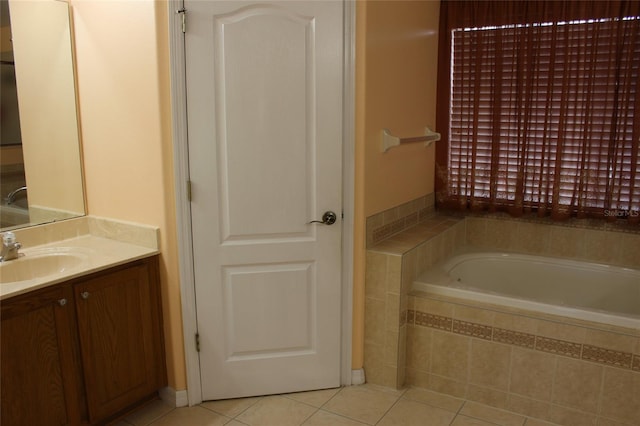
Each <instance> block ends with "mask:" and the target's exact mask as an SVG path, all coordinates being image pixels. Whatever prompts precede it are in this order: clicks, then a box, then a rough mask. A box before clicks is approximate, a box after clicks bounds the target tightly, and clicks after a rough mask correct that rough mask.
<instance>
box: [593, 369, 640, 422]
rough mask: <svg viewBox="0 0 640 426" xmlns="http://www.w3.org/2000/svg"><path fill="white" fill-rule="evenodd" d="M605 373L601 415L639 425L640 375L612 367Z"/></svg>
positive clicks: (605, 370)
mask: <svg viewBox="0 0 640 426" xmlns="http://www.w3.org/2000/svg"><path fill="white" fill-rule="evenodd" d="M604 372H605V374H604V386H603V388H602V408H601V410H600V414H601V415H602V416H604V417H608V418H611V419H616V420H622V421H626V422H629V423H631V424H637V421H638V419H640V374H638V373H636V372H633V371H630V370H621V369H618V368H611V367H605V369H604ZM634 422H636V423H634Z"/></svg>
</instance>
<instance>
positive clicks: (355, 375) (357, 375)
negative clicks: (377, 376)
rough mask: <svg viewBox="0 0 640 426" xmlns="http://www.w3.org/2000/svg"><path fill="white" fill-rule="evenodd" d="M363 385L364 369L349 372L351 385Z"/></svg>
mask: <svg viewBox="0 0 640 426" xmlns="http://www.w3.org/2000/svg"><path fill="white" fill-rule="evenodd" d="M364 383H365V378H364V368H360V369H358V370H351V384H352V385H353V386H355V385H363V384H364Z"/></svg>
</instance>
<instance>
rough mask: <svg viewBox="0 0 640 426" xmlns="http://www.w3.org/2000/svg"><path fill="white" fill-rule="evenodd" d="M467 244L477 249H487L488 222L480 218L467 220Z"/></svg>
mask: <svg viewBox="0 0 640 426" xmlns="http://www.w3.org/2000/svg"><path fill="white" fill-rule="evenodd" d="M466 227H467V243H469V244H471V245H473V246H476V247H487V246H488V241H487V222H486V220H485V219H482V218H478V217H468V218H467V219H466Z"/></svg>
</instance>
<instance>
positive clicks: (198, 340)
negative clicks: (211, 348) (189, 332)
mask: <svg viewBox="0 0 640 426" xmlns="http://www.w3.org/2000/svg"><path fill="white" fill-rule="evenodd" d="M196 351H198V352H200V333H196Z"/></svg>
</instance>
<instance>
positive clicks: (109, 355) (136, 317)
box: [74, 263, 164, 421]
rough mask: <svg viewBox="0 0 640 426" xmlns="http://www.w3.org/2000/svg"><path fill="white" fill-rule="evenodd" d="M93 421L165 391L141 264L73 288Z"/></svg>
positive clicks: (147, 273) (147, 285)
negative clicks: (155, 392)
mask: <svg viewBox="0 0 640 426" xmlns="http://www.w3.org/2000/svg"><path fill="white" fill-rule="evenodd" d="M74 294H75V301H76V310H77V315H78V330H79V338H80V347H81V353H82V361H83V364H84V374H85V382H86V385H87V389H90V390H91V391H90V392H87V402H88V408H89V417H90V419H91V421H96V420H99V419H102V418H104V417H106V416H107V415H108V414H110V413H113V412H114V411H117V409H119V408H122V407H126V406H128V405H130V404H132V403H134V402H136V401H138V400H140V399H141V398H144V397H145V396H148V395H149V394H151V393H153V392H154V391H155V390H157V389H158V387H159V386H160V385H161V383H160V382H161V380H159V379H158V371H159V370H164V365H163V366H159V365H158V363H157V362H156V352H157V351H162V350H163V348H161V347H159V343H160V342H159V341H158V336H157V335H156V334H155V333H154V329H153V328H154V323H155V322H156V321H157V319H156V318H157V312H156V310H155V309H154V302H155V300H154V299H153V292H152V289H151V286H150V268H149V265H148V264H147V263H141V264H137V265H135V266H130V267H128V268H126V269H122V270H119V271H116V272H111V273H109V274H106V275H103V276H99V277H95V278H92V279H88V280H85V281H83V282H81V283H78V284H76V285H75V286H74Z"/></svg>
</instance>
